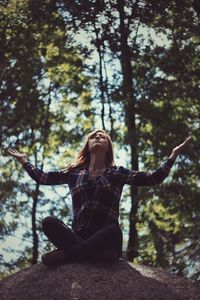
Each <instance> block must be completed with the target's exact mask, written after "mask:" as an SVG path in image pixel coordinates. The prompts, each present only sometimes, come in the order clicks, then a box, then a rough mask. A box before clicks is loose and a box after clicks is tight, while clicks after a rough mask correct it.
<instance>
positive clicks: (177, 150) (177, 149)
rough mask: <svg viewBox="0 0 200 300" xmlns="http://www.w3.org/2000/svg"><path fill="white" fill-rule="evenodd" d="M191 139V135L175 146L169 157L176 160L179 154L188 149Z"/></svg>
mask: <svg viewBox="0 0 200 300" xmlns="http://www.w3.org/2000/svg"><path fill="white" fill-rule="evenodd" d="M191 139H192V138H191V136H189V137H188V138H187V139H186V140H185V141H184V142H183V143H182V144H180V145H178V146H177V147H175V148H174V149H173V150H172V153H171V155H170V157H169V159H171V160H173V161H175V160H176V158H177V156H178V155H179V154H181V153H183V152H184V151H185V149H186V147H187V145H188V144H189V143H190V141H191Z"/></svg>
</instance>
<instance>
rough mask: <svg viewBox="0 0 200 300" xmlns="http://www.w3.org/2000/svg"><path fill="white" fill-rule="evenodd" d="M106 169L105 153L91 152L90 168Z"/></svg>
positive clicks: (92, 169) (93, 169)
mask: <svg viewBox="0 0 200 300" xmlns="http://www.w3.org/2000/svg"><path fill="white" fill-rule="evenodd" d="M104 169H106V164H105V153H102V152H101V153H100V154H99V155H96V153H91V155H90V163H89V170H91V171H96V170H104Z"/></svg>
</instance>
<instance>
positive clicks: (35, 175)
mask: <svg viewBox="0 0 200 300" xmlns="http://www.w3.org/2000/svg"><path fill="white" fill-rule="evenodd" d="M23 168H24V169H25V170H26V172H27V173H28V174H29V176H30V177H31V178H32V179H33V180H35V181H36V182H37V183H39V184H42V185H58V184H65V183H66V184H67V183H68V177H69V172H63V171H55V172H44V171H42V170H40V169H39V168H37V167H36V166H34V165H33V164H31V163H30V162H26V163H25V164H24V165H23Z"/></svg>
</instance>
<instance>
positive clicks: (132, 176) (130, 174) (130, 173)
mask: <svg viewBox="0 0 200 300" xmlns="http://www.w3.org/2000/svg"><path fill="white" fill-rule="evenodd" d="M190 141H191V137H188V138H187V139H186V140H185V141H184V142H183V143H182V144H180V145H178V146H177V147H175V148H174V149H173V150H172V153H171V155H170V156H169V158H168V160H167V161H165V162H164V163H163V164H162V165H161V166H160V167H159V168H158V169H156V170H155V171H153V172H139V171H134V170H128V169H125V168H123V167H121V168H120V170H119V171H120V173H121V175H122V181H123V183H124V184H130V185H135V186H151V185H156V184H159V183H161V182H163V180H164V179H165V178H166V177H167V176H168V174H169V172H170V170H171V167H172V166H173V164H174V162H175V160H176V158H177V156H178V155H179V154H181V153H183V152H184V151H185V149H186V147H187V145H188V144H189V143H190Z"/></svg>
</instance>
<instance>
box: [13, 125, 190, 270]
mask: <svg viewBox="0 0 200 300" xmlns="http://www.w3.org/2000/svg"><path fill="white" fill-rule="evenodd" d="M190 140H191V138H190V137H189V138H187V139H186V140H185V141H184V142H183V143H182V144H181V145H179V146H177V147H175V148H174V149H173V150H172V153H171V155H170V156H169V158H168V160H167V161H165V162H164V163H163V164H162V165H161V167H159V168H158V169H156V170H155V171H153V172H151V173H149V172H139V171H135V170H129V169H126V168H124V167H122V166H119V167H118V166H116V165H115V164H114V157H113V147H112V141H111V138H110V136H109V135H108V134H107V133H106V132H105V131H104V130H100V129H97V130H94V131H92V132H91V133H89V134H88V136H87V138H86V142H85V145H84V147H83V148H82V150H81V151H80V152H79V154H78V157H77V161H76V163H75V164H71V165H70V166H69V167H67V168H66V169H63V170H61V171H56V172H43V171H42V170H40V169H38V168H37V167H36V166H34V165H32V164H31V163H30V162H29V161H28V160H27V158H26V155H25V154H23V153H19V152H18V151H17V150H16V149H9V150H8V151H9V153H10V154H11V155H13V156H14V157H15V158H16V159H17V160H18V161H19V162H20V163H21V164H22V165H23V167H24V169H25V170H26V171H27V173H28V174H29V175H30V177H32V178H33V179H34V180H35V181H36V182H37V183H38V184H43V185H57V184H68V185H69V188H70V192H71V196H72V204H73V221H72V229H71V228H69V227H68V226H67V225H65V224H64V223H63V222H62V221H61V220H59V219H58V218H56V217H53V216H48V217H46V218H45V219H44V220H43V221H42V229H43V231H44V233H45V235H46V236H47V237H48V239H49V240H50V241H51V242H52V243H53V244H54V245H55V246H56V248H57V249H56V250H54V251H51V252H49V253H46V254H44V255H43V256H42V262H43V263H44V264H46V265H50V266H52V265H57V264H61V263H66V262H70V261H84V260H88V259H89V260H94V259H95V260H96V259H99V260H107V261H116V260H117V259H118V258H119V257H121V255H122V231H121V229H120V226H119V221H118V217H119V201H120V197H121V193H122V189H123V186H124V185H125V184H129V185H134V186H152V185H155V184H159V183H161V182H162V181H163V180H164V179H165V178H166V177H167V175H168V174H169V171H170V169H171V167H172V165H173V163H174V161H175V159H176V157H177V156H178V155H179V154H180V153H181V152H182V151H183V150H184V149H185V147H186V146H187V144H188V143H189V142H190Z"/></svg>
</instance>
